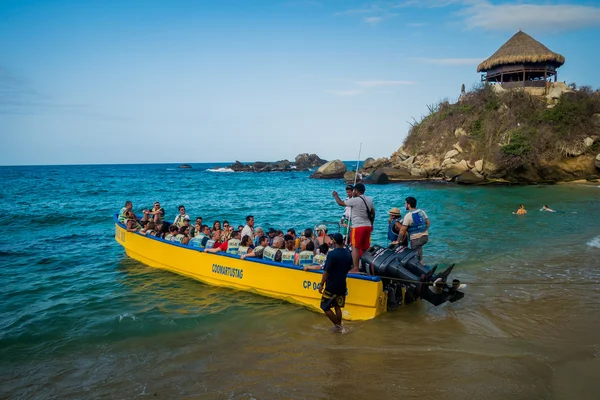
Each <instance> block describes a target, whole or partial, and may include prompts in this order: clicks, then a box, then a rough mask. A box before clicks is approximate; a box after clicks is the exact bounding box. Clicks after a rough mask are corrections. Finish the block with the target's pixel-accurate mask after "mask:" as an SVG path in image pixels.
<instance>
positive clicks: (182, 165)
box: [179, 164, 192, 168]
mask: <svg viewBox="0 0 600 400" xmlns="http://www.w3.org/2000/svg"><path fill="white" fill-rule="evenodd" d="M179 168H192V166H191V165H190V164H181V165H180V166H179Z"/></svg>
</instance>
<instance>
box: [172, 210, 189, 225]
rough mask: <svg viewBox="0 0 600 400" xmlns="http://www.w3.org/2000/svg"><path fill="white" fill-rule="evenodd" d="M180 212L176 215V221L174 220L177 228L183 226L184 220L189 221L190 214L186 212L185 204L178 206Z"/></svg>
mask: <svg viewBox="0 0 600 400" xmlns="http://www.w3.org/2000/svg"><path fill="white" fill-rule="evenodd" d="M178 209H179V214H177V216H176V217H175V221H173V225H175V226H177V228H181V227H182V226H183V221H185V220H186V219H187V220H188V221H189V220H190V216H189V215H187V214H186V212H185V206H183V205H181V206H179V207H178Z"/></svg>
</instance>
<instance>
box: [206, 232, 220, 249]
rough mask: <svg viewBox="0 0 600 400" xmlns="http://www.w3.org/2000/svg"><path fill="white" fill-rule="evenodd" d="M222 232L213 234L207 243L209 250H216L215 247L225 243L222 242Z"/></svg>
mask: <svg viewBox="0 0 600 400" xmlns="http://www.w3.org/2000/svg"><path fill="white" fill-rule="evenodd" d="M221 233H222V232H221V231H213V232H212V234H211V239H210V240H209V241H208V242H206V248H207V249H214V248H215V247H219V246H220V245H221V244H223V242H222V241H221Z"/></svg>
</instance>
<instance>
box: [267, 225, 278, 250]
mask: <svg viewBox="0 0 600 400" xmlns="http://www.w3.org/2000/svg"><path fill="white" fill-rule="evenodd" d="M267 236H268V237H269V246H271V245H272V244H273V239H274V238H275V236H277V231H276V230H275V229H273V228H269V230H268V231H267Z"/></svg>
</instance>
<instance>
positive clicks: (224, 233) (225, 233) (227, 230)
mask: <svg viewBox="0 0 600 400" xmlns="http://www.w3.org/2000/svg"><path fill="white" fill-rule="evenodd" d="M232 232H233V226H231V225H229V224H227V226H225V223H223V230H221V242H222V243H225V242H226V241H228V240H229V239H230V238H231V233H232Z"/></svg>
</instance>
